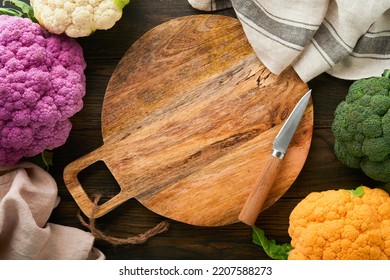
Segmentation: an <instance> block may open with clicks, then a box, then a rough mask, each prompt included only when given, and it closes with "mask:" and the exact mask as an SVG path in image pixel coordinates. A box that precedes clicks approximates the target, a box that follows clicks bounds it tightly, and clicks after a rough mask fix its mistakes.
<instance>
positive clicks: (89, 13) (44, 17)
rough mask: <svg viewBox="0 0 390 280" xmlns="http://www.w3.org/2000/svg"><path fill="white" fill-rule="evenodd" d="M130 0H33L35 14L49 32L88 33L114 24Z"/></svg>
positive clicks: (31, 1) (80, 35) (72, 34)
mask: <svg viewBox="0 0 390 280" xmlns="http://www.w3.org/2000/svg"><path fill="white" fill-rule="evenodd" d="M129 2H130V0H56V1H53V0H30V4H31V6H32V8H33V10H34V15H35V18H36V19H37V20H38V22H39V23H40V24H41V25H42V26H43V27H44V28H46V29H47V30H48V31H49V32H51V33H54V34H62V33H65V34H66V35H68V36H69V37H73V38H77V37H85V36H89V35H91V34H92V33H93V32H94V31H96V30H107V29H110V28H112V27H113V26H114V25H115V23H116V22H117V21H118V20H119V19H120V18H121V17H122V10H123V8H124V7H125V6H126V5H127V4H129Z"/></svg>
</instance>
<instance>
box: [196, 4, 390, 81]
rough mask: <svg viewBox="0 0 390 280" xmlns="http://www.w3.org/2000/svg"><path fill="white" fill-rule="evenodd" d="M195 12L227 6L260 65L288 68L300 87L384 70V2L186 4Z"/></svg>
mask: <svg viewBox="0 0 390 280" xmlns="http://www.w3.org/2000/svg"><path fill="white" fill-rule="evenodd" d="M188 1H189V3H190V4H191V5H192V6H193V7H194V8H196V9H199V10H204V11H215V10H218V9H224V8H229V7H233V9H234V10H235V12H236V15H237V18H238V19H239V20H240V22H241V24H242V26H243V29H244V31H245V34H246V36H247V38H248V41H249V42H250V44H251V45H252V47H253V49H254V51H255V53H256V54H257V56H258V57H259V59H260V60H261V61H262V62H263V63H264V65H265V66H266V67H267V68H268V69H269V70H270V71H271V72H273V73H275V74H280V73H281V72H282V71H283V70H284V69H286V68H287V67H288V66H290V65H291V66H292V67H293V68H294V69H295V71H296V72H297V74H298V75H299V76H300V77H301V79H302V80H303V81H305V82H307V81H309V80H311V79H313V78H314V77H316V76H318V75H319V74H321V73H323V72H327V73H329V74H331V75H333V76H335V77H338V78H342V79H351V80H354V79H359V78H363V77H369V76H379V75H381V73H382V72H383V70H384V69H386V68H390V0H378V1H367V0H354V1H350V0H296V1H288V0H188Z"/></svg>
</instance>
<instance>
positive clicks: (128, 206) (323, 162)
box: [50, 0, 375, 260]
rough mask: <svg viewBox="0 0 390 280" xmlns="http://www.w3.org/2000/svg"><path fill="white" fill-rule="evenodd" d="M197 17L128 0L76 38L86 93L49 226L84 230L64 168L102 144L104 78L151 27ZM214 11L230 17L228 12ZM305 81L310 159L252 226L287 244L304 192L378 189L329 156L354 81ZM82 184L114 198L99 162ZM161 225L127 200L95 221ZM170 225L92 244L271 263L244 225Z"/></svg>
mask: <svg viewBox="0 0 390 280" xmlns="http://www.w3.org/2000/svg"><path fill="white" fill-rule="evenodd" d="M200 13H202V12H200V11H196V10H194V9H193V8H192V7H191V6H190V5H189V4H188V2H187V0H160V1H156V0H132V2H131V3H130V4H129V5H128V6H127V7H126V8H125V9H124V14H123V17H122V19H121V20H120V21H119V22H117V24H116V25H115V27H114V28H112V29H110V30H108V31H97V32H96V33H94V34H93V35H92V36H90V37H88V38H81V39H78V41H79V43H80V44H81V45H82V46H83V48H84V54H85V59H86V61H87V64H88V67H87V69H86V76H87V94H86V96H85V98H84V102H85V105H84V108H83V109H82V111H81V112H79V113H78V114H77V115H75V116H74V117H73V118H72V123H73V130H72V132H71V134H70V136H69V139H68V141H67V143H66V144H65V145H64V146H62V147H60V148H58V149H56V150H55V151H54V167H52V169H51V171H50V172H51V174H52V175H53V177H54V178H55V179H56V181H57V183H58V188H59V196H60V197H61V199H62V200H61V203H60V204H59V206H58V207H57V208H56V209H55V210H54V212H53V214H52V217H51V219H50V221H51V222H53V223H58V224H62V225H68V226H73V227H79V228H82V229H85V228H84V227H83V226H82V225H81V223H80V222H79V220H78V219H77V217H76V214H77V212H78V209H79V208H78V207H77V205H76V203H75V202H74V200H73V198H72V197H71V195H70V194H69V192H68V191H67V189H66V187H65V184H64V182H63V178H62V173H63V169H64V167H65V166H66V165H67V164H68V163H70V162H72V161H74V160H76V159H78V158H79V157H81V156H83V155H85V154H87V153H89V152H91V151H93V150H94V149H96V148H98V147H99V146H101V145H102V136H101V130H100V128H101V123H100V117H101V109H102V103H103V98H104V94H105V89H106V86H107V83H108V80H109V78H110V76H111V74H112V72H113V71H114V68H115V66H116V65H117V63H118V62H119V60H120V58H121V57H122V55H123V54H124V53H125V51H126V50H127V49H128V48H129V47H130V46H131V45H132V44H133V43H134V42H135V41H136V40H137V39H139V38H140V37H141V36H142V35H143V34H144V33H145V32H147V31H148V30H150V29H151V28H153V27H155V26H157V25H159V24H161V23H163V22H166V21H168V20H170V19H173V18H176V17H181V16H186V15H192V14H200ZM217 14H224V15H228V16H232V17H234V16H235V13H234V11H233V10H232V9H228V10H224V11H220V12H217ZM308 84H309V86H310V88H312V89H313V103H314V135H313V140H312V145H311V148H310V153H309V156H308V158H307V161H306V163H305V166H304V168H303V170H302V172H301V173H300V175H299V177H298V178H297V180H296V181H295V183H294V184H293V185H292V186H291V188H290V189H289V190H288V192H287V193H286V194H285V195H284V196H283V197H282V198H281V199H280V200H279V201H277V202H276V203H275V204H274V205H273V206H272V207H270V208H269V209H267V210H266V211H265V212H264V213H263V214H262V215H261V216H260V217H259V218H258V220H257V223H256V225H257V226H258V227H260V228H262V229H264V230H265V232H266V234H267V235H268V237H269V238H271V239H275V240H276V241H277V242H290V238H289V235H288V232H287V229H288V219H289V214H290V212H291V210H292V209H293V208H294V207H295V205H296V204H297V203H298V202H299V201H300V200H301V199H303V198H304V197H305V196H306V195H307V194H308V193H309V192H313V191H322V190H327V189H333V188H354V187H356V186H358V185H360V184H367V185H369V186H374V185H375V182H373V181H371V180H369V179H368V178H367V177H366V176H364V175H363V174H362V172H360V171H359V170H352V169H349V168H346V167H344V166H343V165H342V164H340V163H339V162H338V160H337V159H336V158H335V156H334V153H333V143H334V139H333V136H332V133H331V130H330V127H331V123H332V120H333V112H334V110H335V108H336V106H337V104H338V103H339V102H340V101H341V100H342V99H343V98H344V97H345V95H346V93H347V90H348V87H349V85H350V84H351V81H344V80H340V79H336V78H334V77H331V76H329V75H327V74H322V75H320V76H319V77H317V78H315V79H313V80H312V81H310V82H309V83H308ZM80 181H82V183H83V186H85V188H86V189H87V192H88V193H90V194H92V193H98V192H99V193H102V194H103V199H108V198H110V197H111V196H113V195H115V194H116V193H117V191H118V188H119V187H118V185H117V183H116V182H115V180H114V179H113V177H112V176H111V174H110V172H109V171H108V169H107V168H106V167H105V166H104V165H103V164H102V163H101V164H100V163H96V164H94V165H92V166H91V167H89V168H88V169H86V170H84V171H83V172H82V173H80ZM163 220H166V218H164V217H161V216H159V215H157V214H155V213H153V212H151V211H149V210H148V209H146V208H145V207H143V206H142V205H141V204H140V203H139V202H138V201H136V200H135V199H131V200H129V201H127V202H125V203H124V204H122V205H121V206H120V207H118V208H116V209H115V210H113V211H112V212H110V213H108V214H107V215H105V216H103V217H101V218H99V219H97V221H96V223H97V226H98V228H99V229H100V230H102V231H104V232H105V233H106V234H109V235H112V236H116V237H127V236H128V235H135V234H138V233H142V232H145V231H146V230H148V229H149V228H151V227H153V226H155V225H156V224H157V223H159V222H161V221H163ZM169 225H170V227H169V230H168V231H166V232H164V233H162V234H160V235H157V236H155V237H153V238H151V239H150V240H149V241H148V242H147V243H145V244H142V245H125V246H124V245H123V246H112V245H110V244H108V243H106V242H104V241H100V240H97V241H96V243H95V246H96V247H97V248H99V249H100V250H101V251H103V253H104V254H105V255H106V257H107V259H139V260H142V259H149V260H150V259H152V260H153V259H186V260H189V259H236V260H238V259H268V257H267V255H266V254H265V253H264V252H263V251H262V249H260V248H259V247H258V246H256V245H254V244H253V243H252V237H251V235H252V230H251V228H249V227H248V226H246V225H244V224H241V223H237V224H233V225H229V226H223V227H197V226H191V225H187V224H182V223H179V222H176V221H172V220H169ZM85 230H86V229H85Z"/></svg>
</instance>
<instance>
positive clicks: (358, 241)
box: [288, 186, 390, 260]
mask: <svg viewBox="0 0 390 280" xmlns="http://www.w3.org/2000/svg"><path fill="white" fill-rule="evenodd" d="M356 191H357V192H358V193H359V194H356V193H354V191H348V190H343V189H340V190H329V191H323V192H313V193H310V194H309V195H308V196H307V197H306V198H305V199H303V200H302V201H301V202H300V203H299V204H298V205H297V206H296V207H295V208H294V210H293V211H292V212H291V214H290V226H289V229H288V232H289V235H290V236H291V245H292V246H293V248H294V249H293V250H292V251H291V252H290V253H289V255H288V259H289V260H293V259H317V260H325V259H328V260H330V259H332V260H333V259H338V260H358V259H372V260H379V259H390V235H389V233H390V197H389V195H388V193H386V192H385V191H384V190H382V189H371V188H368V187H364V186H361V187H359V188H357V190H356ZM356 191H355V192H356Z"/></svg>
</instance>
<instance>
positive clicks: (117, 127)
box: [64, 15, 313, 226]
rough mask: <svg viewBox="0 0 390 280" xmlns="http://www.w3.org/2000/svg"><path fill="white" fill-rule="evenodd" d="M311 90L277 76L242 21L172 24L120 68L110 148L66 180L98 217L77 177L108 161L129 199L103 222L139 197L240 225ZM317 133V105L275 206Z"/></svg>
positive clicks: (216, 222) (105, 119) (81, 162)
mask: <svg viewBox="0 0 390 280" xmlns="http://www.w3.org/2000/svg"><path fill="white" fill-rule="evenodd" d="M307 89H308V87H307V85H306V84H305V83H303V82H302V81H301V80H300V79H299V78H298V76H297V75H296V74H295V72H294V71H293V70H292V69H288V70H286V71H285V72H284V73H283V74H281V75H279V76H276V75H273V74H271V73H270V72H269V71H268V70H267V69H266V68H265V67H264V65H263V64H262V63H261V62H260V61H259V60H258V58H257V57H256V55H255V54H254V52H253V51H252V49H251V47H250V45H249V43H248V42H247V41H246V37H245V35H244V33H243V30H242V27H241V25H240V24H239V22H238V20H236V19H234V18H231V17H225V16H217V15H198V16H189V17H181V18H178V19H174V20H171V21H168V22H166V23H164V24H162V25H159V26H157V27H155V28H154V29H152V30H151V31H149V32H147V33H146V34H145V35H144V36H142V37H141V38H140V39H139V40H138V41H137V42H136V43H135V44H134V45H132V47H131V48H130V49H129V50H128V51H127V52H126V54H125V55H124V57H123V58H122V59H121V61H120V62H119V64H118V66H117V67H116V69H115V71H114V72H113V74H112V77H111V79H110V81H109V83H108V86H107V89H106V94H105V98H104V103H103V110H102V135H103V141H104V144H103V145H102V146H101V147H100V148H98V149H96V150H95V151H93V152H91V153H89V154H87V155H85V156H83V157H81V158H80V159H78V160H76V161H74V162H72V163H71V164H69V165H68V166H67V167H66V168H65V171H64V181H65V183H66V185H67V187H68V189H69V191H70V192H71V194H72V195H73V197H74V198H75V200H76V202H77V203H78V205H79V206H80V208H81V209H82V210H83V212H84V213H85V214H86V215H90V213H91V209H92V203H91V201H90V198H89V197H88V195H87V193H86V192H85V191H84V189H83V187H82V186H81V184H80V183H79V181H78V179H77V175H78V173H79V172H80V171H81V170H83V169H85V168H87V167H88V166H90V165H92V164H94V163H95V162H97V161H104V163H105V164H106V166H107V167H108V169H109V170H110V171H111V173H112V175H113V176H114V178H115V179H116V181H117V182H118V184H119V186H120V188H121V191H120V192H119V194H118V195H116V196H114V197H113V198H111V199H110V200H109V201H107V202H105V203H104V204H102V205H100V206H99V207H98V209H97V212H96V215H97V217H100V216H102V215H104V214H106V213H108V212H109V211H111V210H113V209H114V208H116V207H118V206H119V205H120V204H121V203H123V202H124V201H127V200H128V199H130V198H133V197H135V198H136V199H137V200H138V201H140V202H141V203H142V204H143V205H145V206H146V207H147V208H149V209H150V210H152V211H154V212H156V213H158V214H160V215H162V216H165V217H168V218H170V219H174V220H177V221H180V222H184V223H188V224H193V225H202V226H221V225H226V224H231V223H235V222H237V221H238V213H239V211H240V209H241V207H242V205H243V203H244V202H245V200H246V197H247V196H248V194H249V191H250V189H251V187H252V186H253V184H254V181H255V179H256V177H257V174H258V172H260V171H261V170H262V168H263V167H264V156H266V155H268V154H269V153H270V152H271V150H272V141H273V139H274V137H275V136H276V133H277V132H278V131H279V129H280V127H281V125H282V124H283V122H284V120H285V119H286V118H287V117H288V115H289V113H290V112H291V111H292V109H293V108H294V106H295V104H296V103H297V102H298V100H299V99H300V98H301V97H302V95H303V94H304V93H305V92H306V91H307ZM312 127H313V111H312V106H309V108H308V109H307V112H306V114H305V116H304V118H303V120H302V122H301V125H300V128H299V129H298V131H297V133H296V135H295V137H294V139H293V141H292V143H291V145H290V148H289V152H288V156H287V157H286V158H285V160H284V161H283V168H282V170H283V171H282V172H280V174H279V176H278V179H277V180H276V182H275V187H274V188H273V190H272V192H271V193H270V195H269V197H268V198H267V201H266V203H265V206H266V207H269V206H270V205H272V204H273V203H274V202H275V201H276V200H277V199H279V198H280V197H281V196H282V195H283V194H284V193H285V192H286V191H287V189H288V188H289V186H290V185H291V184H292V183H293V182H294V180H295V179H296V177H297V176H298V174H299V172H300V170H301V169H302V167H303V164H304V162H305V160H306V156H307V154H308V151H309V147H310V143H311V136H312Z"/></svg>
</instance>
